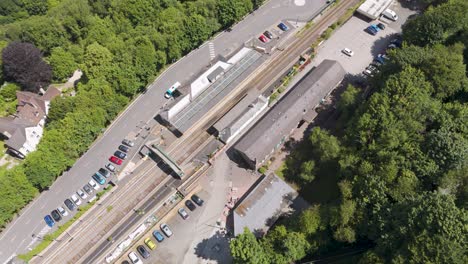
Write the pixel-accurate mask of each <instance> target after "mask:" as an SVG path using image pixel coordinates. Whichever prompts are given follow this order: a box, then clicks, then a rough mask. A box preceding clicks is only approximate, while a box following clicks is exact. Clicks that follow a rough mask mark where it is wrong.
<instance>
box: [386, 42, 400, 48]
mask: <svg viewBox="0 0 468 264" xmlns="http://www.w3.org/2000/svg"><path fill="white" fill-rule="evenodd" d="M396 48H398V47H397V45H395V44H393V43H390V44H389V45H388V46H387V49H396Z"/></svg>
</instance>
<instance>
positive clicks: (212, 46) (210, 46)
mask: <svg viewBox="0 0 468 264" xmlns="http://www.w3.org/2000/svg"><path fill="white" fill-rule="evenodd" d="M208 48H209V49H210V59H211V60H213V59H214V58H215V57H216V53H215V48H214V43H213V42H208Z"/></svg>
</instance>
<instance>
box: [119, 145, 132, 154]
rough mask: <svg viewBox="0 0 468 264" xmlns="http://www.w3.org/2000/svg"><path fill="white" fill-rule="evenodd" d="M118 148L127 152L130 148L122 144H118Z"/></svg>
mask: <svg viewBox="0 0 468 264" xmlns="http://www.w3.org/2000/svg"><path fill="white" fill-rule="evenodd" d="M119 150H121V151H123V152H125V153H127V152H128V151H129V150H130V148H129V147H127V146H124V145H120V146H119Z"/></svg>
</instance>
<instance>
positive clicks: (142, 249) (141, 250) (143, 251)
mask: <svg viewBox="0 0 468 264" xmlns="http://www.w3.org/2000/svg"><path fill="white" fill-rule="evenodd" d="M137 251H138V253H140V255H141V256H142V257H143V258H145V259H147V258H149V256H150V253H149V251H148V250H146V248H145V247H144V246H142V245H139V246H138V247H137Z"/></svg>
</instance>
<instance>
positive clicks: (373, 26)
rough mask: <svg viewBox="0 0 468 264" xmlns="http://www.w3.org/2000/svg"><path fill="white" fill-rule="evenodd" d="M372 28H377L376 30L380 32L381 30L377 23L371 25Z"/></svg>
mask: <svg viewBox="0 0 468 264" xmlns="http://www.w3.org/2000/svg"><path fill="white" fill-rule="evenodd" d="M370 27H371V28H373V29H375V31H377V32H379V31H380V28H379V27H378V26H377V25H374V24H372V25H370Z"/></svg>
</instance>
